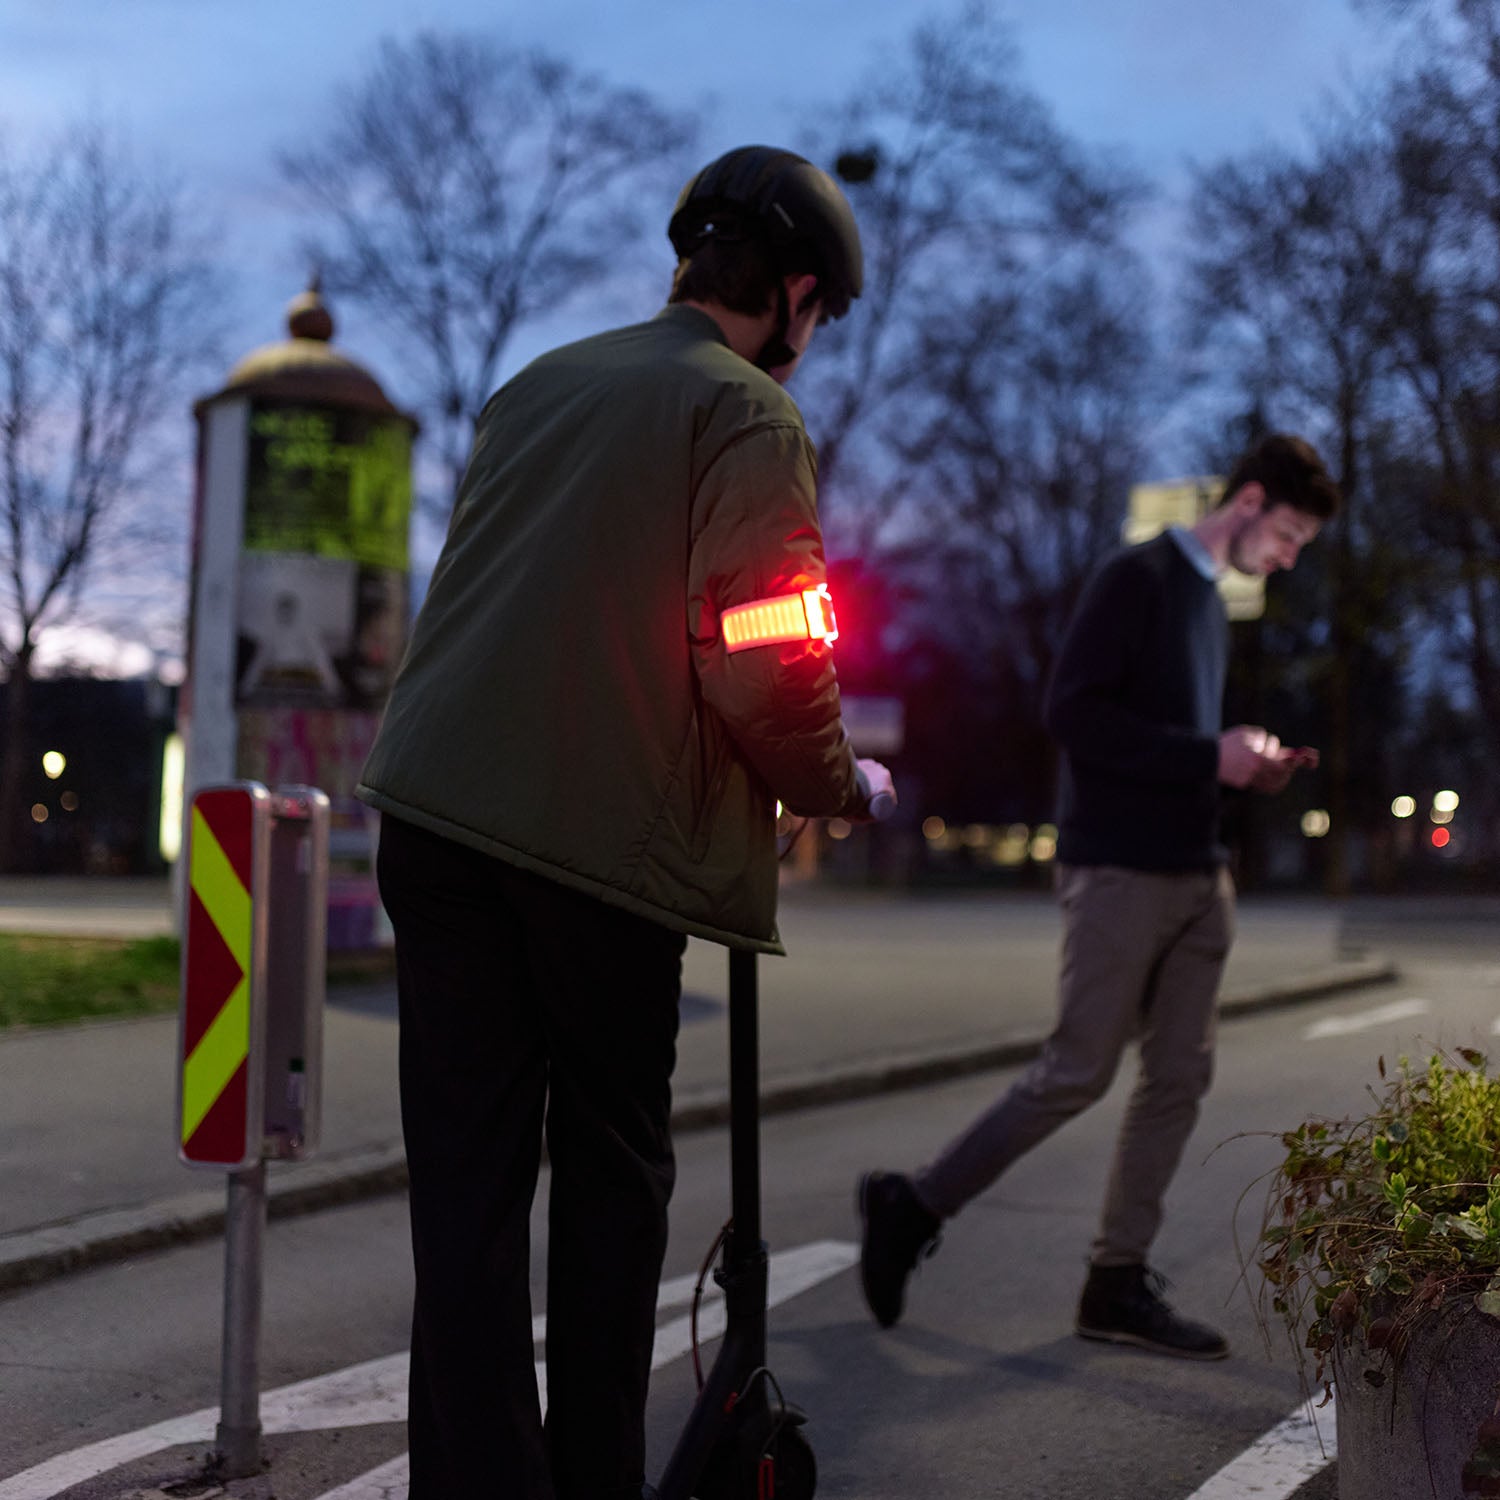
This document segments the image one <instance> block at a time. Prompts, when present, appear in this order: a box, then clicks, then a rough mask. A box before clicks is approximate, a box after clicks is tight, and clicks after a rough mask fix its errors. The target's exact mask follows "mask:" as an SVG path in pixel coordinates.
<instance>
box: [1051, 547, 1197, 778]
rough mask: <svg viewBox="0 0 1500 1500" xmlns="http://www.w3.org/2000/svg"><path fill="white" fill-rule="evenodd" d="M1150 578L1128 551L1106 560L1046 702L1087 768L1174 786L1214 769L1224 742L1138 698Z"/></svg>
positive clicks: (1081, 605)
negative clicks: (1148, 709) (1172, 720)
mask: <svg viewBox="0 0 1500 1500" xmlns="http://www.w3.org/2000/svg"><path fill="white" fill-rule="evenodd" d="M1148 594H1149V582H1148V580H1147V579H1146V577H1145V576H1144V574H1143V573H1142V571H1141V570H1140V568H1139V567H1137V566H1134V565H1133V564H1132V560H1131V558H1130V555H1129V554H1128V553H1124V554H1120V555H1117V556H1116V557H1115V558H1113V559H1111V560H1110V561H1109V562H1107V563H1105V564H1104V565H1103V566H1102V567H1101V568H1100V569H1099V570H1098V572H1096V573H1095V574H1094V576H1093V577H1092V578H1091V579H1090V580H1089V582H1088V584H1087V585H1086V586H1085V588H1084V591H1083V595H1082V597H1081V598H1080V599H1079V601H1078V607H1077V609H1076V610H1075V611H1074V613H1073V618H1072V620H1071V621H1070V622H1069V624H1068V629H1067V633H1066V635H1065V636H1064V637H1063V644H1062V649H1061V650H1060V651H1059V653H1058V657H1057V664H1056V666H1055V667H1054V669H1053V674H1052V681H1051V683H1050V685H1049V687H1048V690H1047V696H1046V702H1045V704H1044V706H1043V719H1044V721H1045V723H1046V726H1047V732H1048V733H1049V734H1051V736H1052V737H1053V738H1054V739H1055V740H1056V741H1057V742H1058V744H1059V745H1061V746H1062V748H1063V749H1064V750H1066V751H1067V752H1068V754H1069V756H1070V757H1072V759H1073V760H1074V761H1075V762H1077V763H1078V764H1081V765H1089V764H1092V765H1096V766H1100V767H1102V768H1104V769H1106V770H1108V771H1110V772H1112V773H1114V774H1115V775H1117V776H1122V777H1125V778H1127V779H1129V780H1132V781H1141V782H1151V783H1173V782H1181V781H1189V782H1191V781H1196V780H1200V779H1201V778H1202V777H1203V776H1204V775H1205V774H1210V775H1211V774H1214V773H1215V772H1216V771H1217V768H1218V763H1219V746H1218V740H1217V739H1216V738H1215V737H1213V736H1211V735H1204V734H1201V733H1199V732H1198V731H1197V730H1194V729H1190V728H1187V727H1184V726H1179V725H1174V724H1162V723H1159V722H1158V721H1157V720H1155V719H1152V718H1150V717H1148V716H1147V715H1145V714H1143V713H1142V712H1141V711H1140V710H1139V709H1137V708H1136V707H1134V706H1133V704H1132V703H1131V692H1130V686H1131V679H1132V677H1133V676H1134V674H1135V673H1136V672H1137V671H1139V670H1142V669H1143V668H1142V667H1141V664H1140V662H1139V658H1140V656H1141V654H1142V647H1141V644H1140V637H1141V632H1142V628H1143V622H1144V621H1145V620H1146V619H1147V618H1148V617H1149V612H1150V610H1151V606H1152V601H1151V599H1150V598H1149V597H1148Z"/></svg>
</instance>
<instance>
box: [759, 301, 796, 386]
mask: <svg viewBox="0 0 1500 1500" xmlns="http://www.w3.org/2000/svg"><path fill="white" fill-rule="evenodd" d="M791 322H792V308H791V304H790V303H789V302H788V301H787V295H786V282H785V281H778V282H777V283H776V327H775V328H774V329H772V331H771V336H770V338H768V339H767V340H766V341H765V343H764V344H762V345H761V346H760V353H759V354H757V355H756V356H755V366H756V368H757V369H761V370H776V369H779V368H780V367H781V366H782V365H789V364H791V362H792V361H793V360H794V359H796V358H797V357H798V355H800V354H801V353H802V351H801V350H800V349H793V348H792V346H791V345H790V344H789V343H787V341H786V331H787V329H788V328H789V327H790V326H791Z"/></svg>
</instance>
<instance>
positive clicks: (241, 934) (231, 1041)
mask: <svg viewBox="0 0 1500 1500" xmlns="http://www.w3.org/2000/svg"><path fill="white" fill-rule="evenodd" d="M189 881H190V884H191V885H192V888H193V893H194V894H195V895H196V896H197V897H198V899H199V900H200V901H201V902H202V903H203V909H204V911H205V912H207V913H208V918H209V921H211V922H212V923H213V924H214V926H215V927H216V928H217V929H218V931H219V936H220V937H222V938H223V939H224V946H225V947H226V948H228V949H229V952H230V955H231V956H232V957H233V959H234V961H235V962H236V963H237V964H238V965H239V966H240V980H239V983H238V984H236V985H235V987H234V989H233V990H231V991H230V993H229V996H228V998H227V999H226V1000H225V1001H224V1004H223V1005H222V1006H221V1007H220V1010H219V1013H218V1015H217V1016H215V1017H214V1019H213V1022H212V1023H211V1024H210V1026H209V1028H208V1030H207V1031H205V1032H204V1033H203V1035H202V1036H201V1037H200V1038H199V1039H198V1043H197V1045H196V1046H195V1047H194V1048H193V1050H192V1053H191V1054H190V1055H189V1057H188V1059H187V1061H186V1062H185V1063H184V1064H183V1072H182V1140H183V1143H184V1144H186V1143H187V1142H188V1141H190V1140H191V1139H192V1136H193V1132H194V1131H196V1130H197V1128H198V1127H199V1126H200V1125H201V1124H202V1123H203V1120H204V1118H205V1116H207V1114H208V1112H209V1110H211V1109H212V1108H213V1107H214V1104H215V1103H216V1102H217V1100H218V1098H219V1095H220V1094H222V1093H223V1092H224V1090H225V1088H226V1087H227V1086H228V1084H229V1082H230V1080H231V1079H232V1078H233V1077H234V1075H235V1073H236V1072H237V1071H238V1069H239V1066H240V1064H241V1063H242V1062H244V1060H245V1059H246V1057H248V1056H249V1054H250V938H251V904H250V892H249V891H247V890H246V889H245V886H244V883H243V882H242V881H241V880H240V877H239V875H238V874H236V872H235V868H234V866H233V865H232V864H231V863H230V860H229V856H228V855H227V854H225V852H224V848H223V845H222V844H220V843H219V840H218V839H217V838H216V837H215V835H214V831H213V829H212V828H210V827H209V825H208V820H207V818H205V817H204V816H203V813H202V811H201V810H200V809H199V808H198V807H196V806H195V807H194V808H193V843H192V863H191V867H190V870H189Z"/></svg>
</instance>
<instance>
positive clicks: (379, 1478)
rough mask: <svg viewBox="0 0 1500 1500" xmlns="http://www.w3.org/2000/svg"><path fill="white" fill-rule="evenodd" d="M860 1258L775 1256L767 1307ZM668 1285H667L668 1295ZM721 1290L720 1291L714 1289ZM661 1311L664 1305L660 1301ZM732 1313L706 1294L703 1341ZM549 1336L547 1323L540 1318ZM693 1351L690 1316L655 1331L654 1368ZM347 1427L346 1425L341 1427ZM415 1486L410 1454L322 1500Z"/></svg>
mask: <svg viewBox="0 0 1500 1500" xmlns="http://www.w3.org/2000/svg"><path fill="white" fill-rule="evenodd" d="M858 1259H859V1246H858V1245H850V1244H847V1243H845V1242H843V1241H836V1240H825V1241H820V1242H818V1243H816V1244H812V1245H802V1246H800V1247H799V1248H798V1249H796V1250H788V1251H784V1252H783V1253H782V1254H780V1255H773V1256H772V1257H771V1284H770V1287H769V1288H768V1290H767V1292H766V1302H767V1304H768V1305H769V1306H771V1307H775V1306H777V1305H778V1304H779V1303H782V1302H789V1301H791V1299H792V1298H793V1297H796V1296H799V1295H800V1294H801V1293H803V1292H806V1291H811V1290H812V1288H813V1287H815V1286H817V1285H818V1283H819V1282H820V1281H827V1280H829V1279H831V1278H832V1277H834V1276H837V1275H839V1274H840V1273H841V1272H843V1271H846V1270H848V1268H849V1267H850V1266H852V1265H853V1264H854V1263H855V1262H856V1261H857V1260H858ZM697 1279H698V1278H697V1277H696V1276H684V1277H681V1278H679V1280H678V1281H677V1282H676V1283H673V1286H674V1288H675V1289H676V1291H677V1293H678V1305H679V1306H680V1305H681V1304H682V1303H685V1302H688V1301H690V1300H691V1299H692V1295H693V1286H694V1284H695V1283H696V1282H697ZM666 1288H667V1283H665V1282H664V1283H663V1291H665V1290H666ZM715 1291H716V1292H717V1291H718V1288H717V1287H716V1288H715ZM658 1306H660V1300H658ZM726 1318H727V1313H726V1311H725V1307H724V1299H723V1296H722V1294H720V1295H718V1296H717V1297H716V1298H715V1300H714V1302H713V1305H712V1306H710V1305H709V1302H708V1298H707V1295H706V1294H705V1297H704V1300H703V1302H702V1303H701V1304H700V1306H699V1311H698V1342H699V1344H700V1345H702V1344H706V1343H709V1342H710V1341H711V1340H713V1339H716V1338H718V1337H719V1335H720V1334H722V1333H723V1332H724V1325H725V1321H726ZM536 1322H540V1323H542V1325H543V1331H545V1326H546V1325H545V1319H537V1320H535V1322H534V1323H533V1328H534V1327H535V1325H536ZM692 1347H693V1335H692V1322H691V1314H689V1315H688V1316H685V1317H681V1318H674V1319H673V1320H672V1321H671V1322H670V1323H664V1324H662V1325H661V1327H659V1328H658V1329H657V1330H656V1343H655V1344H654V1345H653V1346H652V1350H651V1368H652V1369H653V1370H659V1369H661V1367H662V1366H663V1365H669V1364H671V1363H672V1361H673V1360H674V1359H678V1358H680V1357H681V1356H682V1355H684V1354H686V1353H687V1352H688V1351H689V1350H690V1349H691V1348H692ZM546 1373H547V1372H546V1366H545V1365H544V1364H543V1363H542V1362H541V1360H538V1361H537V1366H536V1379H537V1389H538V1391H539V1392H540V1394H541V1398H542V1410H543V1412H545V1411H546V1410H547V1379H546ZM340 1425H341V1426H342V1425H346V1424H342V1423H341V1424H340ZM410 1483H411V1469H410V1465H409V1461H408V1457H407V1455H406V1454H405V1453H402V1454H400V1455H399V1456H398V1457H396V1458H393V1459H390V1460H388V1461H387V1462H386V1463H383V1464H381V1465H380V1466H379V1468H375V1469H371V1470H370V1471H369V1472H368V1473H366V1474H361V1475H359V1476H358V1478H355V1479H351V1480H350V1481H349V1482H348V1484H341V1485H340V1486H339V1487H338V1488H337V1489H336V1490H328V1491H327V1492H326V1493H324V1494H323V1495H320V1496H318V1497H317V1500H401V1497H402V1496H404V1495H405V1494H406V1491H407V1489H408V1487H409V1485H410Z"/></svg>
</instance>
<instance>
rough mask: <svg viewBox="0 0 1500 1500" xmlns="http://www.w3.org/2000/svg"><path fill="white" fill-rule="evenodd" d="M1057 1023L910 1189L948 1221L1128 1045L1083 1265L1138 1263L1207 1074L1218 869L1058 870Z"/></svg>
mask: <svg viewBox="0 0 1500 1500" xmlns="http://www.w3.org/2000/svg"><path fill="white" fill-rule="evenodd" d="M1057 891H1058V898H1059V900H1060V902H1061V905H1062V913H1063V949H1062V970H1061V975H1060V979H1059V984H1058V991H1059V995H1058V1020H1057V1028H1056V1030H1054V1031H1053V1033H1052V1035H1051V1036H1050V1037H1049V1038H1048V1039H1047V1041H1046V1043H1045V1045H1044V1046H1043V1048H1042V1051H1041V1054H1040V1055H1039V1056H1038V1058H1037V1059H1036V1061H1035V1062H1034V1063H1032V1064H1031V1066H1030V1067H1029V1068H1028V1069H1027V1070H1026V1072H1025V1073H1023V1074H1022V1075H1021V1077H1020V1078H1019V1079H1017V1080H1016V1082H1015V1083H1014V1084H1013V1085H1012V1086H1011V1088H1010V1089H1009V1090H1008V1091H1007V1092H1006V1093H1005V1094H1004V1095H1003V1096H1002V1097H1001V1098H1000V1099H998V1100H997V1101H996V1102H995V1103H994V1104H993V1105H992V1106H991V1107H990V1108H989V1109H988V1110H986V1111H985V1113H984V1114H982V1115H981V1116H980V1117H979V1118H978V1119H977V1120H975V1122H974V1123H973V1124H972V1125H971V1126H970V1127H969V1128H968V1129H967V1130H966V1131H964V1132H963V1133H962V1134H961V1135H959V1136H958V1137H957V1138H956V1139H955V1140H953V1141H952V1142H950V1144H949V1145H948V1146H947V1147H946V1149H945V1150H944V1151H943V1152H942V1153H941V1155H939V1156H938V1158H937V1159H936V1160H935V1161H934V1162H933V1163H932V1164H931V1165H930V1166H928V1167H926V1168H925V1169H924V1170H923V1171H921V1172H919V1173H918V1174H917V1175H916V1177H915V1179H914V1185H915V1187H916V1190H917V1193H918V1195H919V1196H920V1197H921V1199H922V1200H923V1202H925V1203H926V1204H927V1205H928V1207H929V1208H931V1209H932V1211H933V1212H934V1213H936V1214H938V1215H940V1216H941V1217H943V1218H948V1217H951V1216H952V1215H953V1214H956V1213H957V1212H958V1211H959V1209H961V1208H962V1207H963V1206H964V1204H966V1203H967V1202H968V1201H969V1200H970V1199H971V1198H973V1197H975V1196H976V1195H977V1194H978V1193H980V1192H982V1191H983V1190H984V1189H985V1188H987V1187H988V1186H989V1185H990V1184H991V1183H992V1182H994V1180H995V1179H996V1178H997V1177H998V1176H999V1175H1000V1174H1001V1173H1002V1172H1003V1171H1004V1170H1005V1169H1006V1168H1007V1167H1008V1166H1010V1164H1011V1163H1012V1162H1014V1161H1016V1160H1017V1159H1018V1158H1019V1157H1021V1156H1023V1155H1024V1154H1025V1153H1026V1152H1027V1151H1029V1150H1030V1149H1031V1148H1032V1147H1033V1146H1035V1145H1036V1144H1037V1142H1039V1141H1041V1140H1043V1139H1044V1138H1045V1137H1046V1136H1048V1135H1050V1134H1051V1133H1052V1132H1053V1131H1054V1130H1056V1129H1057V1127H1058V1126H1059V1125H1061V1124H1063V1122H1064V1121H1066V1120H1069V1119H1071V1118H1072V1117H1073V1116H1074V1115H1076V1114H1078V1113H1079V1112H1080V1111H1081V1110H1083V1109H1085V1108H1087V1107H1088V1105H1090V1104H1092V1103H1093V1102H1094V1101H1095V1100H1096V1099H1098V1098H1100V1097H1101V1096H1102V1095H1103V1094H1104V1093H1105V1092H1106V1091H1107V1090H1108V1088H1109V1086H1110V1084H1111V1082H1112V1081H1113V1079H1114V1076H1115V1072H1116V1070H1117V1069H1118V1067H1119V1063H1120V1058H1121V1056H1122V1054H1123V1053H1124V1051H1125V1048H1126V1046H1127V1044H1128V1043H1129V1042H1130V1041H1131V1040H1132V1039H1133V1038H1138V1039H1139V1042H1140V1073H1139V1077H1138V1078H1137V1080H1136V1085H1135V1089H1134V1090H1133V1092H1132V1093H1131V1096H1130V1102H1129V1104H1128V1105H1127V1106H1126V1109H1125V1118H1124V1121H1123V1122H1122V1124H1121V1126H1120V1134H1119V1140H1118V1144H1117V1146H1116V1150H1115V1158H1114V1165H1113V1167H1112V1169H1111V1171H1110V1177H1109V1187H1108V1191H1107V1193H1106V1195H1105V1200H1104V1213H1103V1218H1102V1221H1101V1223H1100V1226H1099V1234H1098V1237H1097V1238H1096V1239H1095V1241H1094V1245H1093V1250H1092V1256H1091V1258H1092V1260H1093V1263H1094V1264H1095V1265H1103V1266H1110V1265H1134V1264H1138V1263H1144V1261H1145V1260H1146V1256H1147V1251H1148V1250H1149V1249H1150V1246H1151V1243H1152V1241H1153V1240H1154V1239H1155V1237H1156V1232H1157V1230H1158V1228H1159V1227H1160V1225H1161V1214H1162V1199H1163V1197H1164V1196H1165V1194H1166V1190H1167V1186H1168V1184H1169V1183H1170V1182H1171V1180H1172V1176H1173V1174H1174V1173H1175V1172H1176V1170H1177V1164H1178V1162H1179V1161H1180V1160H1181V1158H1182V1152H1183V1148H1184V1146H1185V1145H1186V1144H1187V1138H1188V1136H1189V1135H1190V1134H1191V1132H1192V1129H1193V1125H1194V1123H1195V1122H1196V1121H1197V1118H1198V1107H1199V1102H1200V1101H1201V1100H1202V1098H1203V1095H1204V1094H1205V1093H1207V1091H1208V1086H1209V1082H1210V1080H1211V1079H1212V1077H1213V1050H1214V1022H1215V1010H1216V1002H1217V998H1218V991H1219V978H1220V976H1221V974H1222V973H1223V970H1224V960H1225V959H1226V957H1227V956H1228V954H1229V947H1230V944H1231V942H1232V941H1233V939H1234V883H1233V881H1232V880H1231V878H1230V876H1229V872H1228V871H1227V870H1219V871H1217V872H1214V873H1196V872H1195V873H1190V874H1155V873H1151V872H1148V871H1143V870H1126V869H1120V868H1117V867H1115V866H1109V865H1102V866H1087V867H1085V866H1061V867H1059V870H1058V880H1057Z"/></svg>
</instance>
